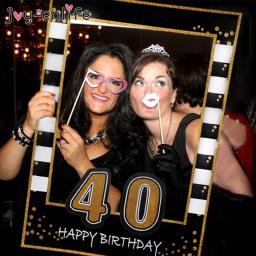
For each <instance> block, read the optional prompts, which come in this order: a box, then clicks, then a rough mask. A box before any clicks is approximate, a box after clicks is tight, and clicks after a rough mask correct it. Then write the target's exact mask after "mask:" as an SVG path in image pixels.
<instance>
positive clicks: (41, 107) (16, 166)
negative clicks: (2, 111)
mask: <svg viewBox="0 0 256 256" xmlns="http://www.w3.org/2000/svg"><path fill="white" fill-rule="evenodd" d="M54 108H55V101H54V98H53V95H52V94H51V93H50V92H43V91H40V92H38V93H36V94H35V95H34V96H33V97H32V98H31V100H30V101H29V103H28V112H27V115H26V118H25V121H24V123H23V124H22V123H21V124H22V125H23V132H24V134H25V135H26V136H27V137H30V138H32V136H33V134H34V130H35V127H36V125H37V123H38V121H39V120H40V119H41V118H42V117H47V116H53V113H54ZM26 150H27V148H25V147H23V146H22V145H21V144H20V143H18V141H15V140H14V138H13V137H12V138H10V139H9V140H8V141H7V143H6V144H5V145H3V146H2V147H1V148H0V179H2V180H10V179H13V178H15V177H16V176H17V174H18V173H19V170H20V167H21V164H22V160H23V158H24V155H25V153H26Z"/></svg>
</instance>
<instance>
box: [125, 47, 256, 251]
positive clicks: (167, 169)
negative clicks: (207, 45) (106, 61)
mask: <svg viewBox="0 0 256 256" xmlns="http://www.w3.org/2000/svg"><path fill="white" fill-rule="evenodd" d="M156 50H157V52H156ZM175 77H176V76H175V67H174V64H173V62H172V61H171V60H170V58H169V56H168V55H167V53H166V52H165V51H164V49H159V47H158V48H156V47H154V46H151V47H150V48H147V50H146V51H144V52H142V53H141V54H140V55H139V56H138V57H137V58H136V59H135V62H134V64H133V66H132V69H131V74H130V82H131V87H130V102H131V106H132V109H133V110H134V113H135V114H136V115H137V116H138V117H139V119H140V120H142V121H143V123H142V124H141V127H140V129H137V134H138V137H139V136H140V137H141V138H142V137H143V134H145V131H146V145H147V146H146V147H147V150H146V152H145V155H146V156H145V164H144V168H145V171H146V172H151V173H153V174H154V175H155V176H157V177H159V178H161V179H162V180H163V182H164V184H165V187H166V204H165V215H164V216H165V218H168V219H173V220H183V219H184V214H185V209H186V202H187V196H188V189H189V182H190V178H191V171H192V164H193V162H194V157H195V150H196V148H197V140H198V136H199V131H200V119H199V118H198V117H199V116H198V115H196V114H183V113H179V112H176V111H175V110H174V109H173V105H174V103H175V100H176V90H177V84H176V78H175ZM153 95H156V96H157V97H155V96H153ZM154 101H156V104H152V102H154ZM159 108H160V109H161V111H159ZM160 119H161V122H160ZM161 126H162V127H161ZM161 129H162V132H161ZM252 196H253V193H252V189H251V186H250V183H249V181H248V179H247V177H246V175H245V173H244V172H243V170H242V168H241V167H240V165H239V163H238V162H237V160H236V158H235V156H234V154H233V151H232V148H231V146H230V145H229V143H228V142H227V140H226V138H225V136H223V135H222V136H221V139H220V144H219V149H218V154H217V159H216V164H215V175H214V177H213V192H212V197H211V201H210V207H209V213H208V226H207V229H206V233H205V241H206V242H205V244H204V246H205V247H204V249H203V253H202V255H231V254H229V253H230V252H233V253H234V255H237V254H235V253H236V252H238V251H239V252H241V251H240V249H244V242H245V241H244V240H243V238H244V235H241V233H240V232H243V231H245V230H244V227H248V223H246V221H244V222H243V224H242V225H240V224H237V222H240V221H241V219H242V218H241V216H243V217H245V216H248V218H250V217H249V214H250V210H251V209H253V207H252V205H253V203H254V201H253V199H252ZM243 211H244V212H243ZM242 212H243V214H241V213H242ZM240 214H241V215H240ZM234 224H235V225H234ZM239 239H240V241H241V245H242V246H241V247H240V245H239V246H238V243H237V242H235V243H233V241H238V240H239ZM235 245H237V246H235ZM232 255H233V254H232Z"/></svg>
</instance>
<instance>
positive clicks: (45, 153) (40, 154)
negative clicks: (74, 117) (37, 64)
mask: <svg viewBox="0 0 256 256" xmlns="http://www.w3.org/2000/svg"><path fill="white" fill-rule="evenodd" d="M47 32H48V35H47V39H46V45H47V49H46V53H45V57H44V58H45V59H44V66H43V74H44V78H43V85H42V88H41V89H42V90H44V91H49V92H52V93H54V94H55V96H54V97H55V102H56V104H58V102H59V99H60V83H61V77H62V72H63V65H64V62H65V45H66V44H67V42H66V41H67V40H66V38H67V33H68V24H64V23H57V22H50V23H49V28H48V31H47ZM56 109H57V108H56ZM55 126H56V116H55V117H45V118H42V119H41V120H40V121H39V124H38V134H37V141H36V146H35V149H34V159H33V162H34V166H33V174H32V180H31V186H30V190H31V191H33V192H35V191H36V192H44V193H46V192H47V190H48V181H49V178H48V176H49V170H50V163H51V159H52V154H53V138H54V131H55Z"/></svg>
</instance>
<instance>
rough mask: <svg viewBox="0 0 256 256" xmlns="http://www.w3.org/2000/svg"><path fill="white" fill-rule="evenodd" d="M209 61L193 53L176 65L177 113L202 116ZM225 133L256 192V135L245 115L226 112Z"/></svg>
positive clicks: (223, 130)
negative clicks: (177, 86) (177, 84)
mask: <svg viewBox="0 0 256 256" xmlns="http://www.w3.org/2000/svg"><path fill="white" fill-rule="evenodd" d="M208 66H209V60H208V58H206V57H205V55H203V54H196V53H193V54H192V53H190V54H186V55H184V56H183V57H182V58H180V59H179V60H177V61H176V73H177V79H178V81H179V90H178V92H177V102H176V105H175V109H176V111H179V112H181V113H196V114H198V115H200V114H201V112H202V106H203V100H204V94H205V86H206V81H207V74H208ZM222 132H223V134H225V136H226V138H227V140H228V141H229V143H230V144H231V145H232V148H233V150H234V152H235V155H236V157H237V159H238V161H239V163H240V164H241V166H242V168H243V170H244V171H245V173H246V174H247V176H248V178H249V180H250V182H251V184H252V187H253V189H254V192H256V170H255V168H256V165H255V163H256V144H255V134H254V133H253V130H252V128H251V126H250V123H249V121H248V119H247V118H246V116H245V115H242V114H238V113H234V112H231V111H225V115H224V118H223V125H222Z"/></svg>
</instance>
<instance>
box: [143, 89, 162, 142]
mask: <svg viewBox="0 0 256 256" xmlns="http://www.w3.org/2000/svg"><path fill="white" fill-rule="evenodd" d="M142 102H143V104H144V105H145V106H147V107H149V108H154V107H155V106H156V105H158V117H159V128H160V136H161V143H162V144H163V143H164V138H163V125H162V117H161V108H160V98H159V96H158V95H157V94H156V93H154V92H152V93H146V95H145V96H144V98H143V99H142Z"/></svg>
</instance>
